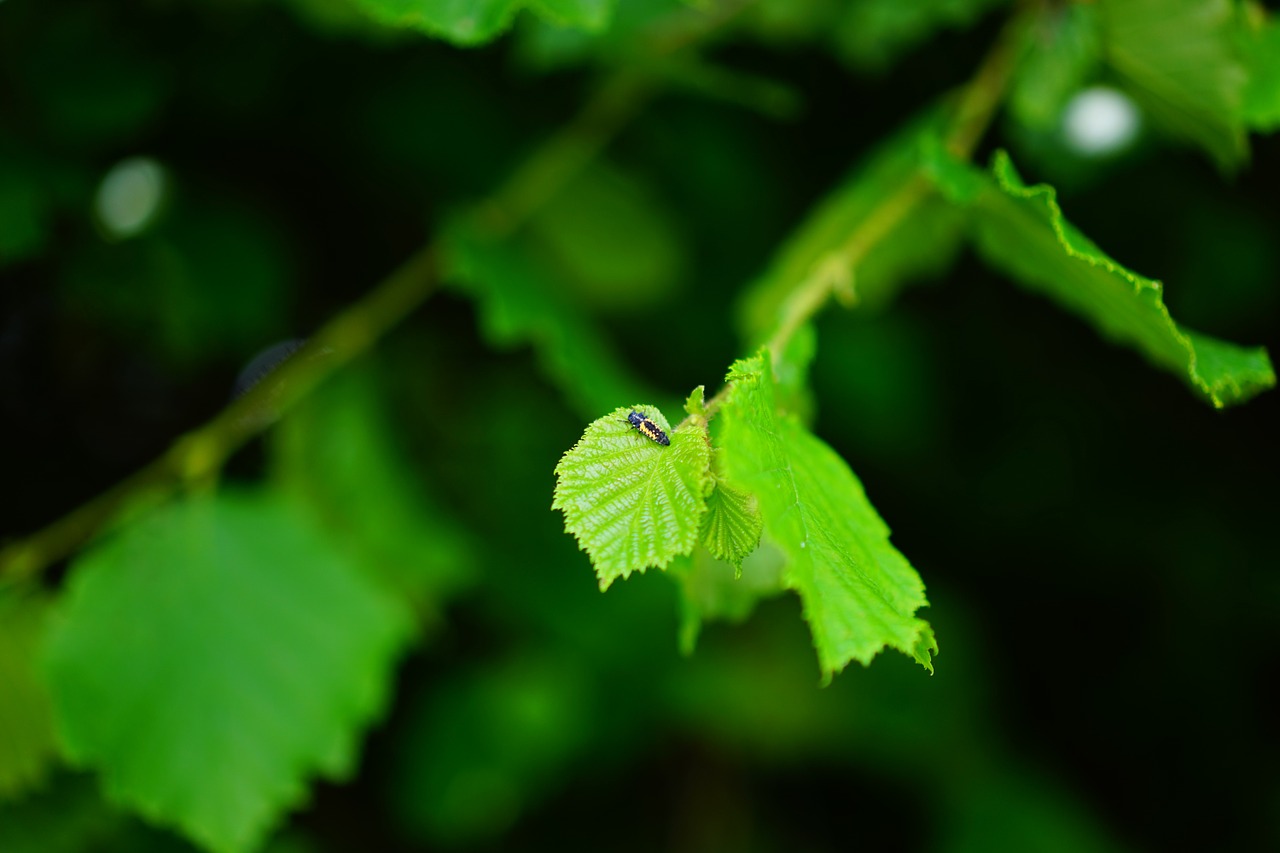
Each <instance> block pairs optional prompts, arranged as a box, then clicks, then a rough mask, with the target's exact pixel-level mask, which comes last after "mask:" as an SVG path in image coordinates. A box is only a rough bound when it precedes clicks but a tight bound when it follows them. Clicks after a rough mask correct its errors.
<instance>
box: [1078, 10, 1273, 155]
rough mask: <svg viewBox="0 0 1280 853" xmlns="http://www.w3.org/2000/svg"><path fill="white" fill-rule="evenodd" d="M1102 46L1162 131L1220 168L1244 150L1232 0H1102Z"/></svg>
mask: <svg viewBox="0 0 1280 853" xmlns="http://www.w3.org/2000/svg"><path fill="white" fill-rule="evenodd" d="M1098 11H1099V13H1100V15H1101V19H1102V32H1103V41H1104V45H1105V47H1104V49H1105V52H1106V55H1107V59H1108V61H1109V62H1110V64H1111V66H1112V67H1113V68H1115V70H1116V71H1118V72H1119V73H1120V74H1121V76H1123V77H1124V78H1125V80H1126V81H1127V83H1128V84H1129V85H1128V90H1129V92H1130V93H1131V94H1132V95H1133V96H1134V97H1135V98H1136V99H1137V101H1138V103H1139V104H1140V105H1141V106H1142V108H1143V109H1144V110H1145V111H1146V113H1147V115H1149V116H1150V117H1151V118H1152V120H1153V121H1154V122H1155V123H1156V124H1158V125H1159V126H1160V127H1162V128H1163V129H1164V130H1166V131H1168V132H1169V133H1171V134H1173V135H1174V136H1180V137H1182V138H1184V139H1187V140H1189V141H1190V142H1193V143H1195V144H1196V145H1199V146H1200V147H1201V148H1203V149H1205V151H1207V152H1208V153H1209V155H1210V156H1211V157H1213V159H1214V160H1215V161H1217V163H1218V165H1219V166H1221V167H1222V168H1224V169H1233V168H1235V167H1237V166H1239V165H1240V164H1241V163H1242V162H1243V161H1244V160H1245V159H1246V158H1247V157H1248V153H1249V149H1248V141H1247V139H1246V137H1245V128H1244V122H1243V119H1242V115H1241V99H1242V93H1243V90H1244V86H1245V82H1246V73H1245V68H1244V65H1243V63H1242V62H1241V59H1240V55H1239V51H1238V46H1237V42H1236V39H1237V37H1238V20H1237V11H1236V7H1235V4H1234V3H1232V2H1231V0H1102V1H1101V2H1100V3H1098Z"/></svg>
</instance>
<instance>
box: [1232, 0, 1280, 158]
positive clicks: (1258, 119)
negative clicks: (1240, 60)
mask: <svg viewBox="0 0 1280 853" xmlns="http://www.w3.org/2000/svg"><path fill="white" fill-rule="evenodd" d="M1247 9H1248V11H1249V13H1250V14H1248V15H1246V24H1245V26H1244V27H1243V28H1242V29H1243V32H1242V34H1241V37H1240V44H1241V52H1242V54H1243V56H1244V59H1245V65H1246V66H1247V67H1248V70H1249V82H1248V83H1247V84H1245V89H1244V95H1243V99H1244V103H1243V106H1242V112H1243V115H1244V120H1245V123H1246V124H1248V125H1249V127H1251V128H1255V129H1257V130H1261V131H1264V132H1268V133H1269V132H1271V131H1274V130H1276V129H1277V128H1280V24H1277V23H1276V20H1275V19H1274V18H1268V17H1265V14H1266V13H1265V12H1263V11H1262V10H1261V8H1259V7H1256V6H1252V5H1250V6H1248V7H1247Z"/></svg>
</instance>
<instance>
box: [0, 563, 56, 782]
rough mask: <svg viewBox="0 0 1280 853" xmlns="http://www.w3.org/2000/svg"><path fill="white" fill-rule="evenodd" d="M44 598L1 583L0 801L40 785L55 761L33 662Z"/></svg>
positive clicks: (48, 713)
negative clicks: (2, 585)
mask: <svg viewBox="0 0 1280 853" xmlns="http://www.w3.org/2000/svg"><path fill="white" fill-rule="evenodd" d="M48 612H49V602H48V600H47V599H46V598H45V596H44V595H42V594H37V593H24V592H20V591H18V590H16V589H6V588H4V587H0V800H5V799H9V798H11V797H14V796H16V795H18V794H21V793H23V792H25V791H28V790H30V789H31V788H34V787H36V786H38V785H39V784H41V783H42V782H43V781H44V779H45V777H46V776H47V775H48V771H49V767H50V765H51V764H52V762H53V760H54V738H53V716H52V709H51V706H50V704H49V695H48V692H47V691H46V689H45V686H44V683H43V680H42V679H41V677H40V673H39V669H38V667H37V665H36V658H37V655H38V653H39V649H40V643H41V641H42V639H43V637H44V633H45V625H46V623H47V621H48V620H47V617H48Z"/></svg>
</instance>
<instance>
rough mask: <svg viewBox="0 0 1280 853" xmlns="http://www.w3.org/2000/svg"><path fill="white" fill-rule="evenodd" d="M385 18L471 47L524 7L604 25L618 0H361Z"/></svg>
mask: <svg viewBox="0 0 1280 853" xmlns="http://www.w3.org/2000/svg"><path fill="white" fill-rule="evenodd" d="M358 2H359V4H360V6H361V7H362V8H363V9H364V10H365V11H366V12H368V13H369V14H370V15H372V16H373V17H374V18H377V19H378V20H379V21H381V22H383V23H385V24H392V25H396V26H404V27H413V28H415V29H419V30H422V31H423V32H425V33H427V34H428V35H432V36H436V37H438V38H442V39H445V40H447V41H451V42H453V43H454V44H456V45H460V46H463V47H470V46H473V45H478V44H483V43H484V42H487V41H490V40H491V39H493V38H496V37H497V36H498V35H500V34H501V33H502V32H503V31H505V30H506V29H507V28H508V27H510V26H511V21H512V19H514V18H515V16H516V13H517V12H519V11H520V10H521V9H526V8H527V9H532V10H533V11H535V12H537V13H538V14H539V15H541V16H543V17H545V18H547V19H548V20H549V21H551V22H553V23H555V24H559V25H560V26H566V27H579V28H582V29H586V30H600V29H603V28H604V27H605V26H606V25H607V24H608V23H609V17H610V16H611V14H612V13H613V5H614V0H461V2H460V0H358Z"/></svg>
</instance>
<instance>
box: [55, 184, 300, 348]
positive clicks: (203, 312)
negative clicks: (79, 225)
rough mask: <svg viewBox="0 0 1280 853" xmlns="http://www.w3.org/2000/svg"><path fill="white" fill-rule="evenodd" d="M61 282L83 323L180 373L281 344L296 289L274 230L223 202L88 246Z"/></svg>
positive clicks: (246, 210)
mask: <svg viewBox="0 0 1280 853" xmlns="http://www.w3.org/2000/svg"><path fill="white" fill-rule="evenodd" d="M62 275H63V284H62V289H63V292H64V293H65V295H66V298H67V299H68V300H69V301H70V302H71V303H72V304H73V305H74V306H75V307H76V308H77V309H79V310H80V311H81V312H82V313H83V314H84V315H86V316H87V317H89V318H91V319H93V320H94V321H97V322H102V323H105V324H107V325H109V326H111V327H113V329H114V330H115V331H116V332H117V333H118V334H119V335H121V336H122V337H127V338H132V339H137V340H141V341H144V342H146V343H147V344H148V345H149V346H150V347H151V348H152V349H153V350H154V351H156V352H157V353H158V354H159V355H161V356H164V357H165V358H167V359H170V360H173V361H176V362H178V363H182V364H192V363H199V362H202V361H206V360H208V359H211V358H217V357H235V358H247V357H248V356H249V355H250V354H252V353H253V352H254V351H255V350H257V349H260V348H261V347H262V346H264V345H265V344H267V343H268V342H270V340H271V339H272V338H273V337H279V336H280V333H281V331H282V327H283V325H284V319H285V318H284V315H285V311H286V307H287V306H288V303H289V301H290V296H291V293H292V290H293V276H292V269H291V263H290V259H289V256H288V252H287V249H286V247H285V246H284V245H283V244H282V241H281V240H280V237H279V235H278V233H277V232H276V231H275V229H274V228H273V227H272V223H271V222H270V221H269V220H267V219H265V218H264V217H263V216H262V215H261V214H258V213H257V212H255V211H253V210H252V209H251V208H248V207H247V206H242V205H225V204H222V203H220V202H212V203H208V204H207V205H206V206H203V207H195V206H191V205H189V206H188V207H186V208H184V209H180V210H176V211H175V212H174V214H173V216H172V219H171V220H170V221H166V222H164V223H162V224H161V225H159V226H157V227H156V228H155V229H154V230H153V231H152V232H150V233H149V234H147V235H146V236H144V237H140V238H137V239H133V240H128V241H125V242H120V243H96V244H94V245H91V246H89V247H87V248H86V249H85V250H83V251H82V252H81V253H80V254H78V255H75V256H72V257H71V258H70V259H69V260H68V261H67V263H66V264H65V265H64V268H63V272H62Z"/></svg>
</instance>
